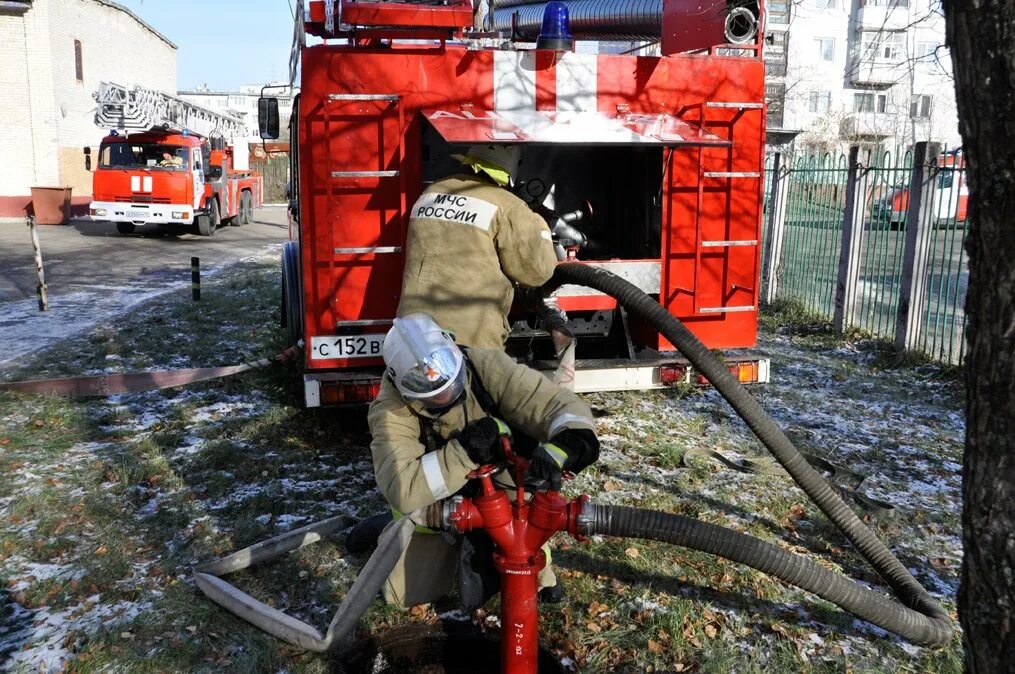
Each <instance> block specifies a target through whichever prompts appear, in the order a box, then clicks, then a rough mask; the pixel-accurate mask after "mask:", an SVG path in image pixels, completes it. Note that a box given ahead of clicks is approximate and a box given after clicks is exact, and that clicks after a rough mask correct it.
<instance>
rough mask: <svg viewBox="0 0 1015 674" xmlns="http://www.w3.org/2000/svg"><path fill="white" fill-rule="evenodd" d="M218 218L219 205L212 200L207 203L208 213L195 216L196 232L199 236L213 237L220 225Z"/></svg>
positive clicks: (220, 219)
mask: <svg viewBox="0 0 1015 674" xmlns="http://www.w3.org/2000/svg"><path fill="white" fill-rule="evenodd" d="M221 222H222V218H221V217H220V216H219V204H218V202H217V201H215V200H214V199H211V200H209V201H208V212H207V213H206V214H204V215H199V216H197V231H198V232H199V233H200V234H201V236H215V230H216V229H218V226H219V224H221Z"/></svg>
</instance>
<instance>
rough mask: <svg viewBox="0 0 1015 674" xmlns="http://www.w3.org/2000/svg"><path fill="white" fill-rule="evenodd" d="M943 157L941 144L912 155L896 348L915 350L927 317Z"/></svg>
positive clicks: (926, 146)
mask: <svg viewBox="0 0 1015 674" xmlns="http://www.w3.org/2000/svg"><path fill="white" fill-rule="evenodd" d="M940 154H941V145H940V143H928V142H926V141H921V142H919V143H917V144H916V146H915V149H914V152H913V174H912V178H911V179H910V181H909V212H908V214H907V217H906V241H905V246H904V248H903V253H902V287H901V288H900V289H899V308H898V313H897V314H896V319H895V321H896V322H895V348H896V349H898V350H899V351H905V350H908V349H915V348H916V347H917V345H918V343H919V338H920V330H921V328H922V325H921V323H922V321H921V319H922V318H923V316H924V310H923V308H924V302H926V299H927V298H926V295H925V292H924V288H925V286H926V281H927V262H928V257H929V255H928V253H929V249H930V241H931V238H932V236H933V234H934V225H935V224H936V220H937V213H936V210H935V208H934V192H933V190H934V178H935V176H936V175H937V162H938V157H939V155H940Z"/></svg>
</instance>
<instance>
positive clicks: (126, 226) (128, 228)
mask: <svg viewBox="0 0 1015 674" xmlns="http://www.w3.org/2000/svg"><path fill="white" fill-rule="evenodd" d="M134 229H135V227H134V225H133V224H132V223H129V222H118V223H116V231H118V232H120V234H121V235H123V236H127V235H128V234H133V233H134Z"/></svg>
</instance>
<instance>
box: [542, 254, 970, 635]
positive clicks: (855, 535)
mask: <svg viewBox="0 0 1015 674" xmlns="http://www.w3.org/2000/svg"><path fill="white" fill-rule="evenodd" d="M566 283H574V284H577V285H582V286H587V287H589V288H593V289H595V290H599V291H600V292H604V293H606V294H607V295H610V296H612V297H614V298H616V299H617V301H618V302H620V304H622V305H623V306H624V308H625V309H627V311H628V312H630V313H631V314H633V315H635V316H638V317H639V318H642V319H643V320H645V321H647V322H649V323H650V324H651V325H652V326H654V327H655V328H656V329H657V330H659V332H660V333H661V334H662V335H663V336H664V337H666V339H668V340H669V341H670V342H671V343H672V344H673V345H674V346H676V347H677V349H678V350H679V351H680V352H681V353H682V354H683V355H684V357H686V358H687V360H689V361H690V362H691V364H692V365H693V366H694V367H695V368H696V369H697V370H698V372H700V373H701V374H703V375H704V376H705V378H706V379H708V381H709V382H710V383H711V384H712V386H714V387H715V389H716V390H717V391H718V392H719V393H720V395H722V397H723V398H725V399H726V400H727V402H729V404H730V405H731V406H732V407H733V409H734V410H735V411H736V413H737V414H738V415H740V417H741V418H742V419H743V420H744V421H745V422H746V423H747V425H748V426H749V427H750V429H751V430H752V431H753V432H754V434H755V435H756V436H757V437H758V439H759V440H761V442H762V444H764V445H765V447H767V448H768V450H769V451H770V452H771V453H772V455H773V456H774V457H775V458H776V460H777V461H778V462H779V463H780V464H781V465H782V467H783V468H785V469H786V472H787V473H789V475H790V476H791V477H792V478H793V480H794V481H795V482H796V483H797V484H798V485H799V486H800V488H801V489H803V491H804V492H805V493H806V494H807V496H808V497H810V499H811V500H812V501H813V502H814V503H815V504H817V506H818V507H819V508H820V509H821V511H822V512H823V513H825V515H826V516H827V517H828V518H829V519H830V520H831V521H832V522H833V523H834V524H835V525H836V526H837V527H838V528H839V529H840V530H841V531H842V533H843V534H844V535H845V536H846V538H848V539H849V540H850V542H852V543H853V545H855V546H856V548H857V549H858V550H859V551H860V553H861V554H862V555H863V556H864V557H865V558H866V559H867V561H868V562H870V564H871V566H873V567H874V569H875V570H876V571H877V572H878V573H879V574H880V575H881V576H882V577H883V578H884V579H885V580H886V581H887V582H888V584H889V585H890V586H891V588H892V589H893V590H894V591H895V593H896V594H897V595H898V596H899V598H900V599H901V600H902V602H903V604H905V606H906V607H908V608H909V609H914V610H915V611H918V612H919V613H920V614H923V615H922V616H920V623H919V625H918V626H919V629H918V630H909V631H901V629H899V630H897V629H895V628H894V627H889V626H888V625H887V624H884V623H882V622H881V621H879V620H875V619H873V618H868V619H870V620H871V621H872V622H874V623H876V624H879V625H882V626H884V627H885V629H891V630H892V631H895V632H896V633H897V634H899V635H900V636H903V637H905V638H906V639H909V640H911V641H913V642H914V643H926V644H935V645H938V644H945V643H947V642H948V641H949V640H950V639H951V636H952V633H953V630H954V626H953V624H952V621H951V618H949V616H948V614H947V612H945V610H944V609H943V608H942V607H941V606H940V605H939V604H938V603H937V602H936V601H934V599H933V598H932V597H931V596H930V595H929V594H928V593H927V591H926V590H924V589H923V587H922V586H921V585H920V584H919V583H918V582H917V581H916V579H915V578H913V576H912V575H911V574H910V573H909V571H908V570H907V569H906V567H904V566H903V565H902V563H901V562H900V561H899V560H898V559H896V558H895V556H894V555H893V554H892V553H891V551H890V550H889V549H888V548H887V547H886V546H885V544H884V543H882V542H881V540H880V539H878V537H877V536H875V535H874V532H872V531H871V530H870V529H869V528H867V526H866V525H864V523H863V522H861V521H860V518H858V517H857V516H856V514H855V513H854V512H853V511H852V510H850V508H849V506H847V505H846V504H845V503H844V502H843V500H842V499H841V498H840V497H839V495H838V494H836V493H835V492H834V491H833V490H832V488H831V486H830V485H829V484H828V482H827V481H826V480H825V478H824V477H823V476H822V475H821V474H820V473H818V472H817V471H816V470H814V468H812V467H811V466H810V464H808V463H807V460H806V459H804V457H803V456H801V455H800V452H799V450H797V448H796V447H794V446H793V443H792V442H791V441H790V439H789V438H787V437H786V434H785V433H783V432H782V430H781V429H780V428H779V427H778V425H776V423H775V421H774V420H773V419H772V417H771V416H769V415H768V413H767V412H765V410H764V409H763V408H762V407H761V405H759V404H758V401H757V400H755V399H754V397H753V396H752V395H751V394H750V393H749V392H748V391H747V389H746V388H744V386H743V385H742V384H741V383H740V382H739V381H737V380H736V379H735V378H734V377H733V376H732V375H731V374H730V372H729V370H728V369H727V368H726V366H725V365H724V364H723V363H722V362H721V361H719V360H718V359H717V358H716V357H715V356H714V355H712V353H711V352H710V351H709V350H708V348H706V347H705V345H704V344H702V343H701V341H700V340H699V339H698V338H697V337H695V336H694V335H693V334H692V333H691V331H690V330H688V329H687V328H686V327H685V326H684V324H683V323H681V322H680V321H679V320H677V318H675V317H674V316H672V315H671V314H670V313H669V312H668V311H666V309H664V308H663V307H662V306H661V305H660V304H659V303H658V302H657V301H655V300H654V299H652V298H651V297H649V296H648V295H646V294H645V293H644V292H642V291H641V290H639V289H638V288H637V287H636V286H634V285H633V284H631V283H629V282H627V281H625V280H624V279H622V278H620V277H619V276H617V275H616V274H613V273H611V272H609V271H607V270H605V269H602V268H599V267H593V266H591V265H585V264H580V263H573V262H571V263H563V264H558V265H557V268H556V270H555V271H554V274H553V277H552V278H551V279H550V281H549V282H548V283H547V284H546V285H545V286H543V288H542V290H543V291H544V292H546V293H550V292H552V291H553V290H554V289H556V288H558V287H560V286H562V285H564V284H566ZM718 554H723V553H718ZM724 556H725V555H724ZM755 561H757V560H755ZM780 577H781V576H780ZM790 582H793V581H790ZM820 582H824V581H819V583H820ZM812 591H813V590H812ZM815 592H816V593H817V594H819V595H821V596H825V595H824V594H822V592H817V591H815ZM861 603H863V601H861ZM843 608H847V610H849V611H853V612H856V611H854V609H853V608H849V607H846V606H843ZM894 609H895V610H896V611H897V612H898V613H899V616H895V617H893V623H892V624H898V625H907V624H908V619H904V618H903V617H902V616H903V613H902V612H904V611H905V610H906V609H904V608H902V607H900V606H894ZM877 613H878V615H881V611H880V609H879V610H878V612H877ZM857 615H861V614H860V613H857Z"/></svg>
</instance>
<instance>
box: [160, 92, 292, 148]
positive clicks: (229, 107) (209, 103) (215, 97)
mask: <svg viewBox="0 0 1015 674" xmlns="http://www.w3.org/2000/svg"><path fill="white" fill-rule="evenodd" d="M268 86H274V87H277V88H274V89H269V90H268V91H267V92H266V93H267V95H268V96H272V97H274V98H277V99H278V116H279V128H280V130H281V133H282V135H283V137H285V135H286V133H287V129H288V127H289V116H290V115H291V114H292V111H293V99H292V96H289V95H284V94H282V93H281V92H283V91H284V89H282V88H281V87H283V86H284V85H280V84H269V85H268ZM176 95H177V96H179V97H180V98H182V99H183V100H185V101H190V102H191V103H193V104H195V105H200V106H201V107H202V108H208V109H209V110H214V111H215V112H223V113H227V114H230V115H234V116H236V117H239V118H240V119H242V120H243V122H244V124H245V125H246V127H247V141H248V142H251V143H260V142H261V136H260V134H259V133H258V128H257V99H258V98H260V97H261V85H258V84H251V85H246V86H242V87H240V90H239V91H211V90H209V89H208V88H207V87H198V88H196V89H193V90H189V91H180V92H177V94H176Z"/></svg>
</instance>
